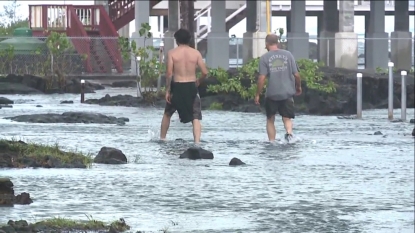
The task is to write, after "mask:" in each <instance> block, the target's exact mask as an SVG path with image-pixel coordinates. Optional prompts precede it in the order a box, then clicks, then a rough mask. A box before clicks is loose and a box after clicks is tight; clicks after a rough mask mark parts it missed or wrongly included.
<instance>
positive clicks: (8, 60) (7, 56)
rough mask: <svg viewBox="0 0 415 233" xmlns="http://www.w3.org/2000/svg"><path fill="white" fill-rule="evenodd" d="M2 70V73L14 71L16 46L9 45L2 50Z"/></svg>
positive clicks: (0, 70) (0, 52) (0, 55)
mask: <svg viewBox="0 0 415 233" xmlns="http://www.w3.org/2000/svg"><path fill="white" fill-rule="evenodd" d="M0 60H1V61H2V62H0V72H1V73H2V74H7V73H13V60H14V47H13V46H12V45H9V46H8V47H7V48H6V49H4V50H0Z"/></svg>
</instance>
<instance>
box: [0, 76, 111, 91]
mask: <svg viewBox="0 0 415 233" xmlns="http://www.w3.org/2000/svg"><path fill="white" fill-rule="evenodd" d="M48 82H49V79H47V78H43V77H37V76H34V75H15V74H9V75H7V76H6V77H0V94H53V93H73V94H79V93H81V79H80V78H67V79H66V83H65V85H64V86H63V87H62V89H59V88H57V86H56V84H53V86H52V87H49V86H48V85H47V83H48ZM103 89H105V87H104V86H102V85H100V84H96V83H91V82H88V81H87V82H85V85H84V92H85V93H94V92H95V90H103Z"/></svg>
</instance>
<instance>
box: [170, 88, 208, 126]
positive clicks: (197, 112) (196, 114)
mask: <svg viewBox="0 0 415 233" xmlns="http://www.w3.org/2000/svg"><path fill="white" fill-rule="evenodd" d="M175 112H176V108H175V107H174V106H173V104H169V103H167V102H166V107H165V108H164V113H165V114H166V115H167V116H170V117H171V116H172V115H173V114H174V113H175ZM193 119H194V120H202V102H201V101H200V96H199V94H197V95H196V98H195V100H194V101H193Z"/></svg>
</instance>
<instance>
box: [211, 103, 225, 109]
mask: <svg viewBox="0 0 415 233" xmlns="http://www.w3.org/2000/svg"><path fill="white" fill-rule="evenodd" d="M222 108H223V104H222V103H218V102H213V103H211V104H210V106H209V110H222Z"/></svg>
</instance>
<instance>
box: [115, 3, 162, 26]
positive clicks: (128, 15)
mask: <svg viewBox="0 0 415 233" xmlns="http://www.w3.org/2000/svg"><path fill="white" fill-rule="evenodd" d="M134 2H135V1H134V0H108V11H109V16H110V19H111V21H112V23H113V24H114V27H115V29H116V30H120V29H121V28H122V27H124V26H125V25H127V24H128V23H130V22H131V21H133V20H134V18H135V15H134V8H135V3H134ZM159 2H161V0H150V9H153V7H154V6H155V5H157V4H158V3H159Z"/></svg>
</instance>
